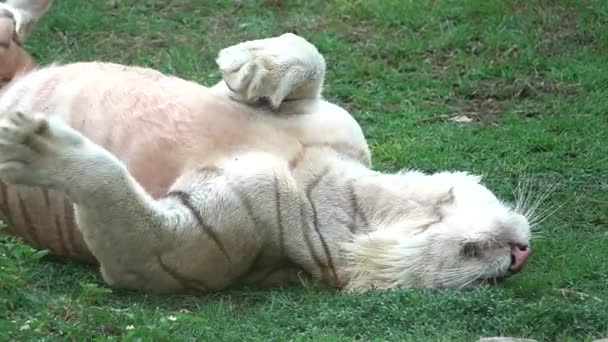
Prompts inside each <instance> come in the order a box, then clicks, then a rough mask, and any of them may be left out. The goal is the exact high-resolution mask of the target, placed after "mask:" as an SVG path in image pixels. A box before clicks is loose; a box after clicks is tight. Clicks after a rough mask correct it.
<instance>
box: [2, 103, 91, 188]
mask: <svg viewBox="0 0 608 342" xmlns="http://www.w3.org/2000/svg"><path fill="white" fill-rule="evenodd" d="M82 142H83V140H82V139H81V135H80V134H79V133H78V132H76V131H74V130H73V129H72V128H70V127H69V126H67V124H65V123H63V122H62V121H61V119H59V118H49V117H48V116H46V115H44V114H41V113H22V112H14V113H8V114H5V115H4V117H3V118H2V119H0V178H1V179H2V180H5V181H7V182H10V183H16V184H23V185H32V186H50V187H52V186H53V185H56V183H57V182H61V181H62V180H65V179H66V178H68V177H67V176H68V174H67V173H68V171H69V170H70V168H72V167H73V161H74V160H73V159H74V157H75V156H76V155H77V154H78V150H79V148H80V147H81V145H82Z"/></svg>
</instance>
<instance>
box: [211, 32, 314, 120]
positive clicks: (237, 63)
mask: <svg viewBox="0 0 608 342" xmlns="http://www.w3.org/2000/svg"><path fill="white" fill-rule="evenodd" d="M216 63H217V64H218V67H219V69H220V72H221V73H222V77H223V80H224V82H225V84H226V86H227V87H228V88H229V89H230V90H231V91H232V92H233V93H234V95H236V96H237V98H238V100H240V101H243V102H246V103H255V102H257V101H259V100H261V99H264V100H267V101H268V102H269V103H270V105H271V106H272V107H273V108H274V109H277V108H279V106H280V105H281V103H282V102H283V101H284V100H286V99H289V100H296V99H306V98H316V97H319V96H320V93H321V87H322V84H323V78H324V74H325V60H324V59H323V56H321V54H320V53H319V51H318V50H317V49H316V48H315V47H314V46H313V45H312V44H310V43H309V42H308V41H306V40H305V39H304V38H302V37H299V36H297V35H295V34H291V33H286V34H283V35H281V36H278V37H274V38H268V39H260V40H253V41H248V42H244V43H240V44H237V45H233V46H231V47H228V48H225V49H223V50H221V51H220V53H219V55H218V58H217V59H216Z"/></svg>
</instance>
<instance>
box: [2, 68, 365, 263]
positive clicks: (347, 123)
mask: <svg viewBox="0 0 608 342" xmlns="http://www.w3.org/2000/svg"><path fill="white" fill-rule="evenodd" d="M326 106H331V105H329V104H327V105H326ZM334 107H335V106H334ZM334 107H327V109H328V110H329V112H331V113H323V114H325V117H323V116H322V115H321V113H319V112H320V111H324V110H326V108H325V107H320V108H316V109H314V110H312V111H311V113H289V115H287V114H286V113H278V114H277V113H272V112H268V111H265V110H256V109H253V108H251V107H247V106H244V105H241V104H238V103H235V102H233V101H231V100H229V99H226V98H224V97H219V96H217V95H215V94H214V93H213V92H212V91H211V90H210V89H208V88H205V87H203V86H200V85H198V84H195V83H193V82H188V81H185V80H181V79H178V78H174V77H169V76H166V75H163V74H161V73H159V72H156V71H153V70H150V69H143V68H137V67H125V66H122V65H116V64H102V63H77V64H70V65H65V66H55V67H49V68H45V69H40V70H37V71H33V72H31V73H29V74H26V75H24V76H22V77H20V78H18V79H16V80H13V81H12V82H11V83H10V84H9V85H8V86H7V87H5V88H3V89H2V91H1V93H0V113H6V112H8V111H14V110H21V111H41V112H43V113H46V114H47V115H60V116H61V117H62V118H63V119H64V120H66V121H67V122H68V123H69V124H70V125H71V126H72V127H74V128H75V129H77V130H78V131H80V132H81V133H82V134H83V135H84V136H86V137H88V138H89V139H91V140H92V141H93V142H95V143H97V144H100V145H101V146H103V147H105V148H106V149H107V150H109V151H110V152H112V153H113V154H114V155H116V156H117V157H118V158H119V159H120V160H121V161H122V162H123V163H125V165H126V166H127V168H128V169H129V172H130V173H131V174H132V175H133V176H134V178H135V179H136V180H137V181H138V182H140V184H141V185H142V186H143V187H144V189H146V190H147V191H148V192H149V193H150V194H151V195H152V196H153V197H159V196H161V195H163V194H164V193H166V192H167V190H168V189H169V187H170V186H171V184H172V183H173V182H174V181H175V180H176V178H177V177H179V175H180V174H182V173H183V172H184V171H185V170H187V169H188V168H191V167H200V166H204V165H205V164H211V163H213V162H214V161H215V160H217V159H218V158H225V157H228V156H230V155H231V154H234V153H238V152H243V151H246V150H265V151H268V152H271V153H273V154H276V155H281V156H284V157H285V159H286V160H290V159H291V158H293V157H294V156H296V155H297V154H298V153H299V151H300V150H301V148H302V146H303V145H306V144H333V145H335V146H336V148H343V149H345V151H346V150H348V151H346V152H347V153H352V154H353V155H354V156H355V158H357V156H358V157H359V158H361V159H362V162H367V160H368V159H369V151H368V149H367V145H366V143H365V140H364V138H363V135H362V133H361V131H360V128H359V126H358V125H357V124H356V122H355V121H354V120H353V119H352V118H351V117H350V115H348V113H346V112H344V111H340V110H336V108H334ZM292 110H293V109H292ZM296 111H297V110H296ZM332 111H335V113H333V112H332ZM332 113H333V115H332ZM0 219H2V221H4V222H5V223H6V224H7V225H8V232H9V233H11V234H13V235H17V236H20V237H22V238H23V239H24V240H25V241H26V242H28V243H29V244H31V245H32V246H34V247H36V248H46V249H49V250H50V251H51V252H52V253H54V254H57V255H61V256H67V257H70V258H75V259H79V260H84V261H90V262H95V259H94V257H93V256H92V255H91V253H90V252H89V251H88V248H87V247H86V244H85V243H84V240H83V238H82V235H81V234H80V231H79V230H78V229H77V227H76V224H75V221H74V213H73V207H72V204H71V203H70V202H69V201H68V200H67V198H65V196H64V195H63V194H61V193H58V192H55V191H50V190H46V189H39V188H28V187H22V186H14V185H6V184H2V183H0Z"/></svg>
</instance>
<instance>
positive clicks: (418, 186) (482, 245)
mask: <svg viewBox="0 0 608 342" xmlns="http://www.w3.org/2000/svg"><path fill="white" fill-rule="evenodd" d="M398 177H399V178H393V179H391V180H390V182H389V185H386V186H390V185H392V187H393V188H395V189H396V190H393V191H392V194H391V196H390V197H391V198H388V199H386V200H382V201H383V204H382V207H384V211H388V210H390V209H389V208H392V207H395V208H396V207H404V208H406V209H403V210H401V211H398V212H399V214H398V215H392V216H393V217H397V218H396V219H395V220H391V221H390V222H381V223H380V225H379V228H378V229H376V230H375V231H373V232H371V233H369V234H366V235H364V236H360V237H355V238H354V239H353V242H352V243H349V244H347V245H345V251H346V256H347V259H348V261H349V264H350V266H349V271H350V277H351V282H350V284H349V285H348V286H347V288H348V289H350V290H354V291H358V290H362V289H367V288H379V289H389V288H395V287H422V288H463V287H466V286H468V285H471V284H476V283H481V282H496V281H498V280H501V279H504V278H506V277H508V276H510V275H512V274H514V273H516V272H518V271H520V270H521V269H522V268H523V266H524V265H525V264H526V262H527V261H528V258H529V256H530V252H531V248H530V237H531V233H530V232H531V230H530V223H529V222H528V219H526V217H525V216H524V215H522V214H521V213H520V212H519V211H520V210H515V209H514V208H511V207H510V206H509V205H507V204H505V203H503V202H501V201H500V200H498V199H497V198H496V196H495V195H494V194H493V193H492V192H490V191H489V190H488V189H487V188H486V187H484V186H483V185H481V184H480V183H479V178H478V177H475V176H471V175H468V174H465V173H451V172H442V173H438V174H433V175H425V174H422V173H418V172H407V173H403V174H400V175H398ZM399 182H401V184H399ZM393 196H395V197H393ZM393 213H394V212H393Z"/></svg>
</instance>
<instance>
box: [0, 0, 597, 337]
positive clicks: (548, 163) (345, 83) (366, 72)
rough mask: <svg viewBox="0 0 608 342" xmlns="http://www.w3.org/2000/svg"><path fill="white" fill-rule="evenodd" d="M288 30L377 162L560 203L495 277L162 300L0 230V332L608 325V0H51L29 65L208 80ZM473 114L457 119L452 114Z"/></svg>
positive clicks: (555, 331) (334, 332) (316, 332)
mask: <svg viewBox="0 0 608 342" xmlns="http://www.w3.org/2000/svg"><path fill="white" fill-rule="evenodd" d="M285 31H295V32H297V33H298V34H300V35H302V36H304V37H306V38H308V39H309V40H310V41H312V42H313V43H314V44H315V45H317V46H318V47H319V49H320V50H321V52H322V53H324V55H325V56H326V59H327V62H328V75H327V85H326V90H325V95H326V97H328V98H330V99H332V100H335V101H336V102H338V103H340V104H342V105H344V106H345V107H346V108H348V109H349V110H350V111H351V112H352V113H353V115H354V116H355V117H356V118H357V119H358V120H359V122H360V123H361V125H362V126H363V128H364V131H365V133H366V136H367V138H368V139H369V141H370V144H371V146H372V151H373V155H374V163H375V167H376V168H377V169H382V170H398V169H401V168H416V169H422V170H426V171H434V170H443V169H458V170H469V171H472V172H475V173H480V174H483V175H485V182H486V183H487V184H488V185H489V186H490V188H491V189H493V190H494V191H496V192H497V193H498V194H500V196H502V197H505V198H507V199H512V198H513V196H514V195H513V191H514V190H515V188H516V187H517V185H518V183H522V184H526V189H528V190H530V191H531V193H532V194H534V195H535V197H536V198H539V197H541V195H542V194H547V196H546V200H545V201H543V203H542V205H541V210H546V211H551V209H552V208H556V207H558V206H561V209H560V210H559V211H557V212H555V213H554V215H552V216H550V217H549V218H547V219H546V220H545V221H544V222H542V223H541V224H540V225H539V226H538V227H537V228H538V230H537V231H536V233H535V234H536V236H535V239H534V240H533V243H532V248H533V250H534V253H533V256H532V259H531V262H530V264H529V265H528V267H526V269H525V270H524V272H522V273H520V274H518V275H516V276H513V277H512V278H510V279H508V280H507V281H506V282H504V283H503V284H501V285H499V286H497V287H483V288H475V289H472V290H467V291H422V290H399V291H390V292H384V293H382V292H370V293H367V294H363V295H356V296H353V295H346V294H341V293H335V292H330V291H326V290H319V289H316V288H312V287H301V288H300V287H296V288H286V289H276V290H270V291H257V290H248V289H244V290H238V291H236V290H235V291H232V292H227V293H221V294H214V295H210V296H207V297H201V298H196V297H188V296H173V297H155V296H150V295H145V294H142V293H139V292H129V291H119V290H110V289H108V288H106V287H105V286H104V284H103V282H102V280H101V277H100V276H99V275H98V273H97V271H96V269H94V268H92V267H88V266H84V265H79V264H76V263H73V262H70V261H64V260H58V259H56V258H52V257H48V256H43V254H44V253H34V252H32V251H31V250H30V249H29V248H28V247H26V246H24V245H22V244H19V243H17V242H15V241H14V240H11V239H8V238H5V237H4V238H0V239H1V240H2V241H0V340H1V341H4V340H38V339H74V340H83V339H87V340H90V339H94V338H96V339H104V340H105V339H123V338H128V339H131V338H133V339H134V338H136V337H138V338H142V339H143V340H186V339H190V338H193V337H196V338H197V339H200V340H212V341H243V340H263V341H267V340H280V341H284V340H297V341H301V340H311V339H312V340H323V341H334V340H340V341H352V340H364V341H369V340H401V341H402V340H413V341H414V340H415V341H426V340H430V341H437V340H462V341H474V340H476V339H478V338H479V337H481V336H497V335H506V336H517V337H530V338H535V339H538V340H548V341H555V340H557V341H563V340H572V341H584V340H592V339H594V338H600V337H608V59H607V58H608V57H607V56H608V2H607V1H603V0H597V1H594V0H587V1H583V0H581V1H560V0H520V1H514V0H445V1H439V0H434V1H433V0H424V1H422V0H421V1H414V0H382V1H372V0H369V1H346V0H335V1H321V0H319V1H316V0H308V1H295V0H294V1H277V0H274V1H272V0H265V1H247V0H242V1H222V0H215V1H206V0H173V1H169V0H165V1H161V0H156V1H155V0H132V1H126V0H124V1H123V0H114V1H83V0H62V1H56V3H55V4H54V7H53V8H52V10H51V12H49V14H48V15H47V16H46V17H44V19H43V20H42V21H41V22H40V24H39V25H38V26H37V28H36V29H35V31H34V32H33V34H32V35H31V37H30V39H29V40H28V41H27V42H26V45H27V47H28V49H29V51H31V52H33V54H34V56H35V57H36V58H37V59H38V61H40V62H44V63H50V62H53V61H60V62H70V61H83V60H106V61H114V62H121V63H127V64H137V65H144V66H150V67H153V68H156V69H160V70H162V71H165V72H167V73H172V74H176V75H179V76H181V77H184V78H187V79H192V80H196V81H199V82H201V83H205V84H212V83H214V82H215V81H217V80H218V79H219V74H218V72H217V71H216V70H215V64H214V57H215V55H216V53H217V51H218V50H219V49H220V48H222V47H225V46H228V45H231V44H233V43H236V42H239V41H242V40H247V39H252V38H262V37H267V36H271V35H277V34H280V33H283V32H285ZM461 121H470V122H461Z"/></svg>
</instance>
